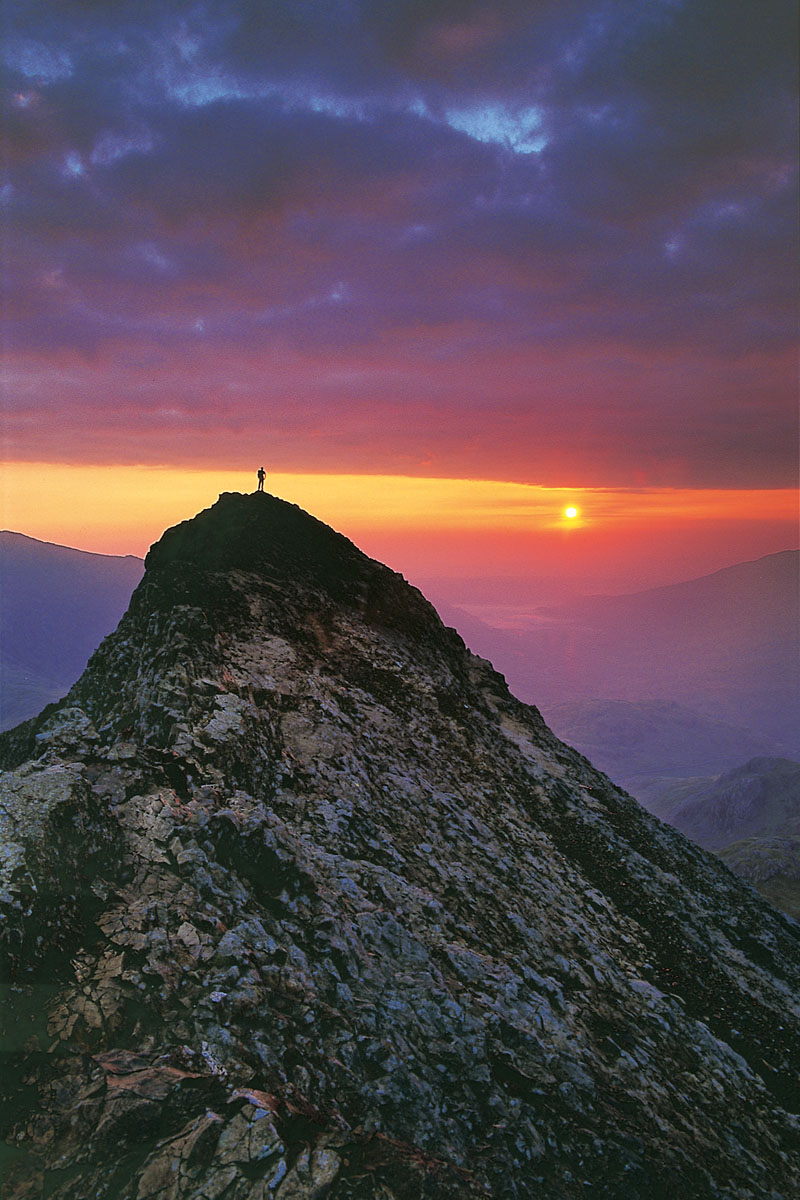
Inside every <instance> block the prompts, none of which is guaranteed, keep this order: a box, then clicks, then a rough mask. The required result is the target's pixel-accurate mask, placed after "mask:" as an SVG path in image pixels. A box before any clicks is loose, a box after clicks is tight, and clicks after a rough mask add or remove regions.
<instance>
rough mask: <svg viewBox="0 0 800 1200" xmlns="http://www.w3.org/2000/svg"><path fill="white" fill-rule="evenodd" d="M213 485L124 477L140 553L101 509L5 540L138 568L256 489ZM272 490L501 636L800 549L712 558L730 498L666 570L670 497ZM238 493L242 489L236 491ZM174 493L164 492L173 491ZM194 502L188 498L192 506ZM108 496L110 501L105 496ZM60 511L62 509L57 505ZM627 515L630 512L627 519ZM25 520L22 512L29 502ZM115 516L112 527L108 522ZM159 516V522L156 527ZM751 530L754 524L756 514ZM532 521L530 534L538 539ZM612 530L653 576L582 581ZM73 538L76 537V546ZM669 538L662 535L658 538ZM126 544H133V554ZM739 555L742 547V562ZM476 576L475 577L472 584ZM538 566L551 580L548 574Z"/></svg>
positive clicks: (759, 546)
mask: <svg viewBox="0 0 800 1200" xmlns="http://www.w3.org/2000/svg"><path fill="white" fill-rule="evenodd" d="M112 471H113V474H115V475H118V473H119V469H118V468H116V469H112ZM216 474H217V473H211V472H196V473H194V479H193V482H194V485H195V487H194V488H193V489H192V488H188V489H187V483H188V481H187V477H186V474H185V473H180V474H178V475H176V473H175V472H169V471H162V472H161V478H162V479H165V480H167V481H170V482H171V483H172V485H173V487H174V486H175V485H176V484H177V485H179V486H178V487H177V494H172V495H171V496H170V497H169V498H165V497H161V496H160V495H159V494H158V493H157V492H156V493H155V494H154V493H153V491H152V488H151V486H150V485H151V484H152V481H153V472H152V470H151V469H148V470H147V471H146V472H144V473H142V474H140V473H137V472H131V471H130V470H128V471H127V472H126V475H127V478H128V481H129V482H130V480H131V479H134V480H135V479H136V478H137V475H138V483H139V486H140V487H141V488H142V496H141V497H140V498H146V499H147V501H148V503H149V508H150V510H151V513H150V515H151V517H152V520H153V530H154V532H153V533H152V534H151V535H147V536H145V538H144V542H142V540H141V539H142V537H143V536H144V532H143V531H142V530H141V528H140V527H139V526H137V528H136V530H135V531H133V530H132V529H130V528H129V527H127V526H124V525H123V529H122V531H120V530H119V529H117V528H116V527H115V525H114V521H113V513H114V511H115V510H114V509H113V506H112V507H111V508H110V509H109V507H108V505H107V506H106V508H105V512H106V514H107V519H106V521H105V524H104V525H103V527H102V528H100V527H94V528H91V529H85V528H84V530H83V535H82V534H81V527H80V526H75V525H74V524H72V525H71V524H70V523H69V520H68V521H67V523H66V524H63V523H62V525H61V526H60V527H58V528H56V529H55V530H53V531H52V532H49V531H50V530H52V526H49V525H48V524H47V519H48V518H47V513H45V515H44V525H42V523H41V521H42V518H39V521H38V522H37V520H33V521H32V522H30V523H28V522H25V521H24V520H23V522H22V524H27V528H22V527H15V528H13V529H12V528H5V529H4V530H3V532H8V533H18V534H21V535H22V536H25V537H30V538H33V539H34V540H36V541H39V542H42V543H46V544H51V545H53V546H57V547H62V548H66V549H72V550H76V551H79V552H83V553H90V554H100V555H108V556H112V557H120V558H123V557H135V558H138V559H142V560H143V559H144V557H145V555H146V554H147V551H148V549H149V548H150V546H152V545H153V544H155V542H157V541H158V540H159V539H160V537H161V536H162V535H163V533H164V532H165V531H166V530H167V529H168V528H171V527H172V526H173V525H175V524H178V523H180V522H181V521H184V520H191V519H192V518H193V517H195V516H197V515H198V514H199V513H200V512H202V511H203V510H204V509H206V508H208V507H210V506H211V505H212V504H214V503H215V502H216V500H217V496H218V495H222V494H223V493H224V492H226V491H227V492H230V491H238V492H241V493H242V494H249V493H252V492H253V491H254V490H255V489H253V488H250V489H246V488H245V487H244V485H245V483H246V482H251V481H250V477H249V475H246V476H242V475H241V474H239V473H237V475H236V477H234V476H233V475H232V476H231V477H230V479H229V481H228V482H229V484H230V486H228V487H225V488H222V489H221V490H220V492H219V493H217V494H216V495H214V497H213V499H212V498H211V496H210V493H209V494H208V495H206V496H201V495H200V494H199V493H200V490H201V489H202V488H204V487H205V486H207V484H208V482H209V480H208V476H209V475H213V476H214V477H216ZM272 480H273V481H277V483H279V484H280V485H281V489H280V491H279V490H278V489H277V488H276V490H275V491H274V492H271V489H270V488H269V486H267V489H266V490H267V492H268V493H270V494H273V495H275V496H276V498H278V499H282V500H285V501H286V502H287V503H292V504H299V506H300V507H301V508H304V509H305V510H306V511H308V512H310V513H311V515H313V516H315V517H316V518H317V519H319V520H323V521H324V522H325V523H326V524H328V525H330V526H331V527H332V528H334V529H336V530H337V531H338V532H340V533H343V534H344V535H345V536H347V537H349V538H350V539H351V540H352V541H353V542H355V543H356V545H358V546H359V548H360V549H362V550H363V551H364V552H365V553H367V554H368V555H369V556H370V557H373V558H376V559H378V560H379V561H381V562H385V563H386V565H387V566H389V567H391V568H392V569H393V570H398V571H400V573H401V574H403V575H405V576H406V577H407V578H408V579H409V581H410V582H412V583H416V584H417V585H418V586H420V587H421V588H422V589H423V591H426V592H432V593H433V595H434V597H435V599H436V600H438V601H439V602H444V603H448V604H452V605H454V606H456V607H458V606H461V605H464V606H466V609H467V610H468V611H470V610H471V611H472V612H473V615H475V614H477V613H478V612H480V613H481V614H482V615H481V619H482V620H486V621H487V623H489V624H494V623H495V621H494V620H492V618H491V616H490V615H489V614H491V612H492V610H500V611H499V616H496V618H495V619H496V621H497V622H498V625H497V627H503V626H504V625H505V624H506V622H507V621H509V620H511V621H512V624H513V621H514V618H513V617H509V616H508V613H509V612H511V611H512V610H515V611H517V613H519V612H520V611H522V612H524V610H526V609H529V610H533V609H535V608H536V607H537V606H539V605H541V604H547V603H551V602H558V601H559V600H561V599H568V598H570V597H572V596H579V595H586V596H589V595H600V594H604V595H615V594H616V595H621V594H627V593H631V592H638V591H646V590H649V589H651V588H657V587H664V586H670V585H673V584H678V583H683V582H690V581H691V580H693V579H697V578H701V577H703V576H706V575H710V574H714V573H716V572H717V571H720V570H725V569H726V568H728V567H735V566H737V565H740V564H742V563H746V562H752V561H757V560H758V559H760V558H763V557H767V556H769V555H773V554H778V553H783V552H793V551H795V550H796V549H797V548H798V547H797V546H796V545H792V544H790V543H791V541H792V539H791V537H790V536H789V535H788V531H787V534H786V542H785V544H781V536H782V534H781V528H782V527H783V524H784V523H778V525H777V528H776V529H775V530H774V531H773V537H772V540H771V541H768V540H767V539H765V537H764V530H763V528H762V527H761V523H759V526H760V527H759V529H758V531H757V534H756V537H755V540H754V541H752V542H745V541H742V539H741V537H739V538H738V539H737V538H734V543H733V545H731V546H730V547H729V548H727V550H725V549H722V548H720V547H719V546H717V551H716V553H711V552H710V551H709V549H708V544H707V543H708V539H709V538H710V537H711V538H713V527H714V526H715V525H716V524H717V523H718V521H719V512H720V511H726V510H727V509H728V508H730V506H731V494H730V493H723V494H719V493H707V494H705V495H704V496H703V497H702V499H703V500H704V502H705V504H704V507H703V506H700V513H699V514H698V513H697V512H696V510H697V508H698V505H697V497H696V496H695V497H694V499H695V503H694V510H695V516H694V519H693V520H692V521H691V524H694V525H695V526H697V527H698V529H697V530H695V532H697V531H698V530H699V533H700V543H699V546H698V547H697V549H696V550H695V552H694V554H693V555H690V556H689V557H688V558H687V556H686V540H687V539H686V538H685V537H684V538H682V539H681V542H680V549H681V552H682V557H680V558H679V559H678V560H677V561H674V562H673V563H671V565H670V566H669V567H665V565H664V563H663V560H662V557H661V555H662V542H660V541H659V537H658V525H659V522H660V523H661V524H662V525H663V524H664V523H665V521H666V522H667V523H668V532H669V534H671V535H674V520H675V517H674V509H675V507H676V495H675V493H674V492H672V491H670V490H664V489H659V490H651V489H631V490H628V491H620V490H617V491H612V490H610V489H594V490H591V491H590V490H589V489H556V488H553V489H547V488H531V487H529V486H525V485H515V484H500V483H498V482H496V481H486V480H481V481H479V480H436V479H425V480H420V479H418V478H415V477H396V478H395V479H388V480H387V479H382V480H380V484H381V485H382V487H383V495H382V505H381V507H380V510H379V511H378V512H377V513H376V512H375V511H374V505H373V504H372V495H373V487H374V483H375V481H374V478H373V477H358V476H350V477H342V476H339V477H330V476H316V477H313V476H312V477H309V476H297V477H288V476H286V477H284V476H278V477H275V476H273V477H272ZM270 482H271V478H270V475H268V477H267V484H269V483H270ZM237 484H239V485H240V486H238V487H237V486H236V485H237ZM392 485H394V491H392ZM85 486H87V487H88V491H89V493H90V494H93V493H94V491H95V489H96V488H97V477H96V474H95V473H93V472H92V473H90V475H89V483H88V485H87V484H85ZM167 491H168V492H169V489H167ZM188 491H190V492H191V496H190V495H189V494H188ZM7 492H8V489H7V488H6V493H7ZM281 492H283V494H281ZM304 493H305V494H304ZM106 496H107V497H108V492H107V490H106ZM432 496H435V497H436V498H437V499H438V501H439V503H440V505H441V507H442V508H443V509H445V510H446V512H447V514H448V517H449V520H448V522H447V523H446V525H445V537H446V539H447V541H448V542H449V545H448V546H447V548H446V549H445V547H444V546H443V545H442V533H441V528H440V529H437V530H435V531H432V532H429V533H428V536H427V538H426V536H425V533H424V531H423V530H422V529H421V528H420V526H419V521H420V517H421V516H422V515H424V513H425V511H426V509H427V506H428V504H429V502H430V499H431V497H432ZM759 498H760V499H761V500H762V502H763V503H764V505H765V506H769V505H771V506H773V507H774V506H775V502H776V494H775V493H766V494H764V493H762V494H760V497H759ZM737 499H738V501H739V503H740V504H742V503H746V504H747V505H748V506H749V507H750V509H751V510H752V506H753V499H754V498H753V494H752V493H740V494H739V495H738V497H737ZM778 499H779V503H780V505H781V506H782V507H783V511H784V512H785V511H787V510H791V508H792V506H793V504H794V503H795V501H796V497H795V495H794V493H792V492H790V491H785V492H783V493H781V494H780V496H779V497H778ZM193 501H194V502H195V507H194V508H192V502H193ZM568 501H569V502H570V503H572V502H579V503H580V508H579V509H578V511H577V513H576V516H575V518H574V519H570V518H567V517H565V507H566V505H567V502H568ZM681 502H682V506H683V508H684V509H686V508H688V505H687V504H686V494H685V493H684V494H682V495H680V496H679V503H678V507H681ZM54 503H56V504H57V503H58V502H57V500H55V501H54ZM9 507H11V508H13V507H14V506H13V504H12V505H8V504H6V505H5V508H6V509H8V508H9ZM510 508H511V509H515V510H516V511H515V512H514V513H513V516H514V517H515V518H516V527H515V525H514V523H513V522H512V521H510V520H509V515H508V514H509V509H510ZM623 509H624V510H625V511H621V510H623ZM323 510H324V511H323ZM22 512H23V513H24V501H23V505H22ZM109 512H110V513H111V514H112V519H108V513H109ZM157 514H158V515H157ZM164 514H169V515H166V516H165V515H164ZM158 516H162V517H163V520H162V522H161V524H160V527H158V526H159V520H158ZM750 519H751V520H753V519H754V518H753V513H752V511H751V514H750ZM62 521H63V518H62ZM532 522H533V523H534V524H535V528H532ZM654 525H655V526H656V533H655V536H654ZM620 526H621V527H622V529H621V530H620ZM789 527H791V522H789ZM609 529H611V530H612V531H613V536H618V535H619V534H620V532H622V533H623V535H625V536H627V537H628V538H630V536H631V530H638V532H639V534H640V535H641V534H642V532H644V536H645V540H646V542H647V543H648V545H649V549H650V556H649V560H650V565H649V567H648V566H647V565H645V566H644V567H642V566H641V565H640V566H639V568H638V570H631V568H630V566H628V567H627V570H626V569H624V568H622V567H620V566H619V564H615V565H613V567H612V571H611V575H609V574H608V567H606V570H605V572H604V571H598V568H597V566H596V565H595V568H594V574H591V573H590V574H587V571H586V563H587V561H588V560H590V559H591V557H592V555H591V554H589V553H587V549H586V544H585V543H586V541H587V540H589V541H592V540H594V541H595V543H599V553H601V554H602V553H603V552H604V547H605V546H606V545H607V539H608V535H609ZM70 530H72V534H73V536H70ZM664 533H665V530H664V529H663V528H662V529H661V535H662V539H663V536H664ZM126 538H132V539H133V540H132V542H130V543H127V544H126ZM109 539H110V540H109ZM577 539H583V541H584V546H583V548H582V549H581V551H580V552H579V553H578V556H577V562H576V559H575V556H574V555H572V553H571V549H572V546H574V543H575V540H577ZM426 542H427V543H428V544H427V545H426ZM476 542H477V543H478V544H480V545H482V546H483V547H484V549H486V548H487V547H490V546H492V545H493V554H494V558H493V560H492V559H491V558H490V560H489V561H488V562H487V563H486V564H485V565H486V566H488V567H489V568H490V569H489V570H484V571H483V573H480V566H481V564H480V562H479V561H477V562H476V558H475V553H474V551H475V544H476ZM521 542H525V543H527V544H528V545H529V546H531V545H533V544H534V543H535V544H536V545H537V546H538V550H539V553H538V555H537V557H536V559H535V563H536V566H537V569H536V571H528V572H526V571H525V570H524V565H525V564H524V563H521V562H520V561H519V559H518V558H517V557H516V555H517V550H518V546H519V545H520V543H521ZM80 543H82V544H80ZM454 543H455V544H454ZM498 543H499V545H498ZM736 547H739V551H740V552H739V553H738V554H737V553H736ZM597 555H598V548H597V545H596V546H595V548H594V551H593V557H594V559H595V560H596V558H597ZM653 559H655V560H656V561H657V563H658V566H655V565H654V564H653ZM560 566H561V569H559V567H560ZM476 567H477V568H478V571H479V573H478V574H475V573H474V572H475V570H476ZM542 567H545V568H547V569H545V570H544V571H542V570H541V568H542ZM491 568H493V569H491ZM604 584H605V586H604ZM475 593H477V594H475ZM502 610H507V612H506V613H504V612H503V611H502Z"/></svg>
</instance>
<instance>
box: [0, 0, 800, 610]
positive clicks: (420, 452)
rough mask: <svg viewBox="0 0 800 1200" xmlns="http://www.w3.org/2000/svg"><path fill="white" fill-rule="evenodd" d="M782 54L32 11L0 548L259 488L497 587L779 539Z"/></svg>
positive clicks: (338, 15) (774, 34)
mask: <svg viewBox="0 0 800 1200" xmlns="http://www.w3.org/2000/svg"><path fill="white" fill-rule="evenodd" d="M796 26H797V14H796V11H795V6H794V5H790V4H789V3H788V0H769V3H767V4H764V5H761V6H758V9H757V10H756V9H754V8H753V6H752V5H748V4H745V3H743V2H742V0H735V2H733V3H727V4H726V5H724V6H723V9H721V8H720V6H719V5H718V4H717V3H716V0H686V2H685V3H682V4H679V5H676V4H673V3H671V0H670V2H667V0H657V2H656V3H654V4H651V5H647V6H641V7H640V10H637V12H636V14H635V18H634V19H632V18H631V14H630V10H629V7H628V6H627V5H626V4H624V3H622V2H621V0H611V3H609V4H608V5H606V6H605V7H604V9H603V13H602V18H600V17H598V14H597V10H596V6H595V5H592V4H591V3H590V0H576V2H575V3H574V4H570V5H567V6H556V5H552V4H545V5H541V6H539V5H537V6H535V8H534V9H533V10H531V8H530V6H527V5H519V4H518V3H516V0H511V2H510V3H508V4H504V5H502V6H500V7H499V8H498V6H497V5H496V4H491V3H488V0H474V2H471V3H469V4H468V5H466V6H464V8H463V11H460V12H456V11H455V10H454V9H453V7H452V5H449V4H439V3H432V4H430V5H427V6H420V5H417V4H411V3H406V2H405V0H400V2H398V3H397V4H392V5H389V6H388V7H386V6H378V7H377V8H376V6H374V5H372V4H370V3H368V2H367V0H358V3H356V4H354V5H351V4H342V3H339V2H338V0H334V2H333V3H330V4H326V5H318V6H315V5H313V4H312V5H310V6H305V5H304V6H293V5H288V6H278V8H273V7H271V6H260V7H259V8H258V10H257V12H255V11H254V10H253V9H252V8H251V6H250V5H249V2H248V0H230V2H226V3H224V4H221V3H220V2H219V0H208V2H207V3H204V4H202V5H194V4H187V3H184V2H182V0H165V3H164V4H162V5H159V6H147V5H144V6H142V5H135V4H131V3H128V2H123V3H121V4H118V5H113V6H105V7H103V6H101V7H100V8H99V9H97V8H95V9H93V11H92V14H91V21H90V20H89V17H88V10H86V9H85V7H83V6H81V5H67V6H55V7H54V6H52V5H47V4H44V3H42V2H41V0H26V3H25V4H23V5H18V6H16V8H15V11H14V12H13V13H10V14H9V16H8V35H9V36H8V38H7V42H6V47H5V50H4V61H5V66H6V69H7V72H8V78H9V87H8V90H7V92H6V93H5V95H4V98H3V102H4V104H5V109H6V111H5V118H6V126H7V129H8V131H9V134H10V141H9V147H10V148H9V151H8V155H7V159H6V163H5V165H6V168H7V170H6V178H5V181H4V183H3V184H2V186H0V219H1V220H2V223H3V229H4V233H5V235H6V238H5V242H6V256H5V261H6V267H7V280H6V283H7V303H6V308H5V313H4V339H5V340H4V372H3V377H2V384H0V386H1V387H2V392H1V393H0V397H1V403H2V416H3V436H2V444H1V445H0V459H2V461H3V465H4V476H5V482H4V485H3V492H2V496H3V514H2V523H3V524H6V525H10V526H12V527H14V528H18V529H20V531H30V535H31V536H34V537H39V538H43V537H44V538H45V539H50V538H52V539H53V540H54V541H55V542H56V544H66V545H72V546H75V547H76V548H85V549H88V550H90V551H93V552H100V553H109V552H111V553H123V554H124V553H135V554H137V555H141V554H143V553H144V552H145V550H146V547H147V544H149V542H151V541H152V540H154V539H155V538H156V537H157V536H159V535H160V532H161V531H162V530H163V528H165V527H166V526H168V525H169V524H172V523H175V521H176V520H180V519H185V518H187V517H190V516H192V515H194V513H195V512H196V511H197V510H198V508H201V507H204V506H205V504H207V503H210V502H211V501H212V500H213V497H215V496H216V495H217V494H218V493H219V492H220V491H222V490H225V487H226V486H229V485H228V484H227V483H226V481H227V480H234V481H236V480H239V481H242V482H241V483H240V484H239V486H240V487H242V488H243V490H245V491H246V490H249V488H250V486H251V485H252V486H255V469H256V467H257V466H258V465H259V462H261V461H263V462H264V465H265V466H266V467H267V470H268V472H269V479H271V480H273V481H278V483H279V484H280V486H278V487H277V490H278V492H279V493H280V494H284V493H285V494H286V495H287V497H288V498H290V499H292V500H297V501H298V502H300V503H301V504H303V506H304V507H307V508H309V509H311V510H312V511H314V512H316V513H319V515H320V516H321V517H322V518H323V519H325V520H326V521H328V522H329V523H332V524H334V525H335V526H336V527H337V528H341V529H342V531H343V532H345V533H346V534H347V535H348V536H349V537H352V538H353V540H355V541H357V542H358V543H359V544H360V545H363V546H364V547H365V549H367V551H368V553H370V554H372V555H374V556H375V557H380V558H381V559H382V560H384V561H387V562H388V563H389V564H390V565H392V566H393V567H394V568H395V569H397V570H400V571H402V572H403V573H404V574H406V575H407V576H408V577H409V578H420V579H425V578H431V577H435V576H436V573H437V571H438V572H439V573H440V574H441V575H442V577H443V578H444V579H446V580H453V579H462V580H463V579H467V578H470V577H471V576H474V575H475V574H476V573H478V572H485V573H487V574H489V575H491V576H492V577H493V578H494V579H495V581H496V583H495V590H496V591H498V592H499V591H501V590H502V586H503V584H502V580H503V579H506V578H512V577H513V578H515V579H516V578H519V579H521V580H522V582H521V583H520V584H519V586H517V585H516V584H515V591H514V594H515V596H518V595H519V594H520V593H524V590H525V586H526V585H525V582H524V581H525V580H528V581H529V584H530V581H531V580H533V579H535V578H540V577H542V576H546V577H550V576H555V577H556V578H557V579H560V580H564V581H565V583H566V584H568V585H569V586H570V587H576V586H580V587H582V588H584V589H585V588H590V589H594V590H605V591H609V590H611V591H626V590H636V589H637V588H639V589H640V588H644V587H648V586H659V585H660V584H663V583H666V582H669V581H674V580H678V579H681V578H691V577H697V576H699V575H701V574H705V573H709V572H711V571H713V570H716V569H720V567H722V566H724V565H726V564H727V565H732V564H733V563H735V562H738V561H746V560H749V559H752V558H754V557H759V556H761V555H763V554H768V553H774V552H776V551H777V550H778V549H782V548H786V547H787V546H788V547H792V546H794V545H795V544H796V542H797V537H798V511H797V490H796V489H797V485H798V456H797V433H798V411H797V383H796V319H795V317H796V303H797V297H798V268H797V264H798V257H799V256H798V254H797V252H796V251H797V237H798V234H797V226H796V219H795V214H796V210H797V193H798V170H797V105H796V99H797V90H798V89H797V64H796V61H795V56H794V53H793V47H794V45H795V44H796V37H795V32H796ZM255 448H258V449H257V451H256V449H255ZM256 454H257V455H258V461H256ZM148 476H149V479H150V483H151V485H152V486H153V487H154V488H155V489H156V490H158V488H159V487H160V488H161V490H162V494H161V495H160V496H159V495H156V496H153V497H150V496H148V494H147V486H145V483H144V481H145V479H146V478H148ZM212 480H213V481H214V483H213V486H212V483H211V481H212ZM204 489H205V490H204ZM210 493H213V495H212V496H211V499H209V495H210ZM573 508H574V509H575V510H577V513H576V515H575V516H574V517H567V516H565V513H566V511H567V509H573Z"/></svg>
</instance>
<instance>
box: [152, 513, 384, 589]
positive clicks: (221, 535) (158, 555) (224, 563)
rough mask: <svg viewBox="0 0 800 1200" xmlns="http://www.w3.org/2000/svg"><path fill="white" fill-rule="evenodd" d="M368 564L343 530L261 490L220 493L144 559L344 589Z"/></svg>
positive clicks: (156, 564) (155, 564)
mask: <svg viewBox="0 0 800 1200" xmlns="http://www.w3.org/2000/svg"><path fill="white" fill-rule="evenodd" d="M369 564H370V560H369V559H368V558H367V556H366V555H365V554H363V553H362V552H361V551H360V550H359V549H358V548H357V547H356V546H354V545H353V543H352V542H350V541H348V539H347V538H346V537H344V536H343V535H342V534H340V533H336V532H335V531H334V530H333V529H331V528H329V526H327V525H325V524H323V522H322V521H318V520H317V519H316V518H315V517H312V516H310V514H309V513H307V512H304V511H303V509H301V508H299V507H298V506H297V505H296V504H289V503H288V502H287V501H286V500H279V499H278V498H277V497H276V496H271V495H269V494H268V493H266V492H253V493H251V494H249V495H244V494H242V493H240V492H223V493H222V495H221V496H220V498H219V500H217V502H216V504H214V505H212V506H211V507H210V508H207V509H205V510H204V511H203V512H201V513H199V514H198V515H197V516H196V517H193V518H192V519H191V520H189V521H182V522H181V523H180V525H174V526H173V527H172V528H171V529H168V530H167V531H166V533H164V535H163V537H161V538H160V540H159V541H157V542H156V543H155V545H153V546H152V547H151V548H150V552H149V553H148V555H147V558H146V559H145V567H146V569H147V570H155V569H158V568H164V567H172V566H176V565H180V566H181V568H182V569H186V568H188V567H192V568H194V569H196V570H204V571H228V570H231V569H237V570H241V571H257V572H262V573H266V574H268V575H270V576H271V577H275V578H290V579H291V578H297V577H299V576H302V577H303V578H306V579H310V580H314V581H315V582H316V583H318V584H320V585H325V586H327V587H332V588H342V587H344V588H346V589H347V588H351V587H352V585H353V583H354V582H355V581H357V580H358V578H359V576H360V575H361V574H362V573H363V572H365V571H367V570H368V568H369Z"/></svg>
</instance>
